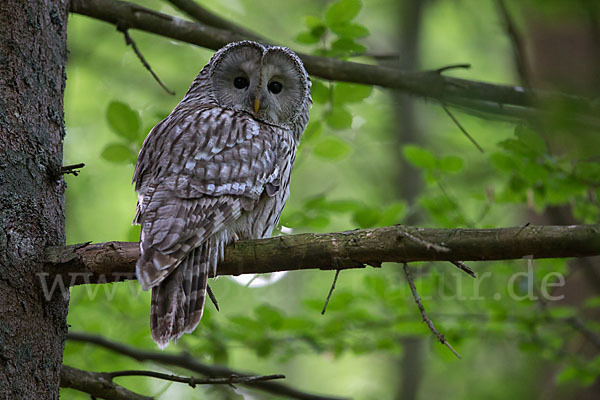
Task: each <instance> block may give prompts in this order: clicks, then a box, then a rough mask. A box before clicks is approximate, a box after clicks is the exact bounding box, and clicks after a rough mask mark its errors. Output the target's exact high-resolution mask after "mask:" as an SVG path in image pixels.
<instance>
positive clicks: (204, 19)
mask: <svg viewBox="0 0 600 400" xmlns="http://www.w3.org/2000/svg"><path fill="white" fill-rule="evenodd" d="M168 1H169V3H171V4H173V5H174V6H175V7H177V8H179V9H180V10H181V11H183V12H184V13H186V14H187V15H189V16H190V17H192V18H193V19H195V20H196V21H198V22H201V23H203V24H206V25H209V26H213V27H215V28H220V29H225V30H228V31H231V32H235V33H239V34H240V35H243V36H244V37H245V38H246V39H251V40H254V41H257V42H265V41H266V40H265V38H263V37H261V36H260V35H258V34H256V33H255V32H252V31H250V30H248V29H246V28H244V27H242V26H240V25H237V24H234V23H232V22H229V21H228V20H226V19H225V18H221V17H219V16H218V15H216V14H214V13H212V12H210V11H208V10H207V9H206V8H204V7H202V6H201V5H200V4H198V3H196V2H195V1H194V0H168Z"/></svg>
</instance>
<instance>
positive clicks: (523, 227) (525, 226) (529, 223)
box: [514, 222, 531, 237]
mask: <svg viewBox="0 0 600 400" xmlns="http://www.w3.org/2000/svg"><path fill="white" fill-rule="evenodd" d="M529 225H531V222H528V223H526V224H525V225H523V226H522V227H521V229H519V231H518V232H517V233H515V236H514V237H517V236H519V235H520V234H521V232H523V229H525V228H527V227H528V226H529Z"/></svg>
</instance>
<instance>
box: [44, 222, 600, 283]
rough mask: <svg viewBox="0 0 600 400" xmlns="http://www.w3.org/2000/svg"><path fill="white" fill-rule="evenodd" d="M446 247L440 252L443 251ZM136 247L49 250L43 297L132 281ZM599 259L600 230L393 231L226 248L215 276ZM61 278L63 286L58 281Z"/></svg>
mask: <svg viewBox="0 0 600 400" xmlns="http://www.w3.org/2000/svg"><path fill="white" fill-rule="evenodd" d="M442 246H443V247H442ZM139 254H140V253H139V244H138V243H134V242H107V243H98V244H80V245H71V246H66V247H51V248H48V249H47V253H46V256H47V263H48V265H47V269H46V273H47V277H46V278H47V279H46V283H45V284H46V290H51V289H52V288H54V290H55V291H60V286H61V285H63V284H64V286H65V287H67V286H72V285H79V284H91V283H107V282H116V281H122V280H126V279H135V263H136V261H137V259H138V257H139ZM597 255H600V225H572V226H526V227H515V228H498V229H430V228H415V227H407V226H400V225H397V226H388V227H385V228H377V229H362V230H354V231H347V232H337V233H326V234H312V233H306V234H302V235H292V236H279V237H274V238H270V239H260V240H242V241H238V242H236V244H235V246H229V247H227V248H226V249H225V259H224V260H223V262H221V263H220V264H219V268H218V270H217V274H218V275H239V274H256V273H269V272H275V271H296V270H303V269H325V270H327V269H329V270H331V269H349V268H363V267H365V265H373V266H380V265H381V263H382V262H411V261H484V260H510V259H519V258H522V257H529V256H531V257H533V258H563V257H586V256H597ZM54 276H61V277H62V280H60V282H59V280H55V279H54Z"/></svg>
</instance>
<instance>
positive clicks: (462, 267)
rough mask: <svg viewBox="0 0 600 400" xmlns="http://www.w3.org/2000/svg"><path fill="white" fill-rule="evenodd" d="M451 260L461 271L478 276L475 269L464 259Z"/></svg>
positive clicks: (474, 276)
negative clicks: (463, 260)
mask: <svg viewBox="0 0 600 400" xmlns="http://www.w3.org/2000/svg"><path fill="white" fill-rule="evenodd" d="M450 262H451V263H452V264H454V265H455V266H456V267H457V268H458V269H460V270H461V271H464V272H465V273H466V274H467V275H469V276H471V277H473V278H477V276H476V275H475V271H473V270H472V269H471V268H469V267H468V266H467V265H466V264H465V263H464V262H462V261H450Z"/></svg>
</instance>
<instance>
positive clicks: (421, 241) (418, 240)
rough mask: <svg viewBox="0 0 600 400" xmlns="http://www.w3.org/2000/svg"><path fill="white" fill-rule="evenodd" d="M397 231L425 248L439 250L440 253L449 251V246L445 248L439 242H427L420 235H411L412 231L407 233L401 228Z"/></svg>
mask: <svg viewBox="0 0 600 400" xmlns="http://www.w3.org/2000/svg"><path fill="white" fill-rule="evenodd" d="M399 233H400V235H401V236H404V237H406V238H408V239H410V240H412V241H413V242H416V243H419V244H420V245H422V246H424V247H425V248H426V249H427V250H429V249H434V250H435V251H439V252H442V253H448V252H449V251H450V249H449V248H447V247H445V246H440V245H439V244H435V243H431V242H428V241H427V240H425V239H421V238H420V237H417V236H415V235H413V234H412V233H409V232H408V231H407V230H406V229H402V230H401V231H399Z"/></svg>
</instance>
